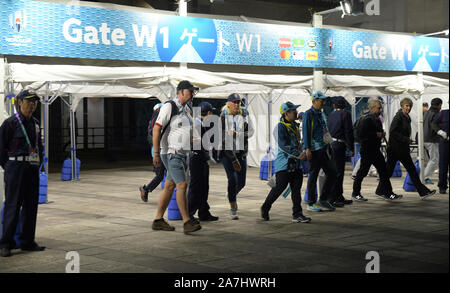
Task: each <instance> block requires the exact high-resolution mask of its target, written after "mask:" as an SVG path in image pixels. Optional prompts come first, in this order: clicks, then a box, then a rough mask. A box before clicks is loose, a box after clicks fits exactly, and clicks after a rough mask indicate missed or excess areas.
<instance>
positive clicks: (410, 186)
mask: <svg viewBox="0 0 450 293" xmlns="http://www.w3.org/2000/svg"><path fill="white" fill-rule="evenodd" d="M414 165H415V166H416V172H417V174H420V165H419V161H416V163H415V164H414ZM403 189H404V190H405V191H407V192H414V191H416V187H415V186H414V184H413V183H412V181H411V177H410V176H409V173H407V174H406V177H405V181H404V182H403Z"/></svg>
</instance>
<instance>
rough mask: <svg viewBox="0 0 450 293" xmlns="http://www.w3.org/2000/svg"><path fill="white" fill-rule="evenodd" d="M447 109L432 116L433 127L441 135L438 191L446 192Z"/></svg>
mask: <svg viewBox="0 0 450 293" xmlns="http://www.w3.org/2000/svg"><path fill="white" fill-rule="evenodd" d="M448 113H449V111H448V110H442V111H441V112H439V114H437V115H436V116H435V117H434V121H433V129H434V130H435V131H436V132H437V134H438V135H439V136H440V137H441V141H440V142H439V183H438V187H439V193H440V194H446V193H447V187H448V186H449V184H450V180H449V179H450V177H449V176H448V170H449V169H450V161H449V159H448V145H449V143H448V141H449V139H448V138H449V135H450V132H449V118H448V116H449V115H448Z"/></svg>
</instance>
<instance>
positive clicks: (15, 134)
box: [0, 112, 43, 167]
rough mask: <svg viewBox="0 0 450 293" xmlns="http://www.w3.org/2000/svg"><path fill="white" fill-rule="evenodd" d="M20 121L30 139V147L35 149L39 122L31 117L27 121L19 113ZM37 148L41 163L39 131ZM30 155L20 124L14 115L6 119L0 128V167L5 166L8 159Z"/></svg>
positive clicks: (41, 148) (41, 149)
mask: <svg viewBox="0 0 450 293" xmlns="http://www.w3.org/2000/svg"><path fill="white" fill-rule="evenodd" d="M19 116H20V119H21V120H22V123H23V125H24V127H25V131H26V132H27V134H28V138H29V139H30V143H31V147H32V148H33V149H35V148H36V130H37V129H39V121H38V120H37V119H36V118H34V117H31V119H29V120H27V119H26V118H25V116H23V115H22V113H20V112H19ZM37 140H38V148H39V157H40V159H41V162H42V151H43V147H42V141H41V135H40V130H39V131H38V139H37ZM28 155H30V147H29V145H28V143H27V140H26V138H25V135H24V133H23V131H22V128H21V127H20V123H19V121H18V120H17V117H16V116H15V115H13V116H11V117H9V118H8V119H6V120H5V121H4V122H3V124H2V126H1V127H0V165H1V166H2V167H4V166H5V163H6V162H7V161H8V160H9V157H17V156H28Z"/></svg>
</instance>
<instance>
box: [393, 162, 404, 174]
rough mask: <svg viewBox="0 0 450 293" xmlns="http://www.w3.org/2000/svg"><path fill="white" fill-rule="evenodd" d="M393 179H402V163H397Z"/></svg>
mask: <svg viewBox="0 0 450 293" xmlns="http://www.w3.org/2000/svg"><path fill="white" fill-rule="evenodd" d="M392 177H402V168H401V167H400V161H397V164H395V169H394V173H392Z"/></svg>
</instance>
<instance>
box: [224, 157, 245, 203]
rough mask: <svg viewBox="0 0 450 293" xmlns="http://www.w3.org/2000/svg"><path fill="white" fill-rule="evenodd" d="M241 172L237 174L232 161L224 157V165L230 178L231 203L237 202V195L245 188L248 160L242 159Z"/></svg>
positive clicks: (229, 195) (229, 192)
mask: <svg viewBox="0 0 450 293" xmlns="http://www.w3.org/2000/svg"><path fill="white" fill-rule="evenodd" d="M239 164H241V171H240V172H236V171H235V170H234V167H233V163H232V162H231V159H230V158H228V157H227V156H223V158H222V165H223V167H224V168H225V172H226V173H227V178H228V201H229V202H230V203H234V202H236V197H237V194H238V193H239V192H240V191H241V190H242V189H243V188H244V187H245V180H246V177H247V159H246V158H240V159H239Z"/></svg>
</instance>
